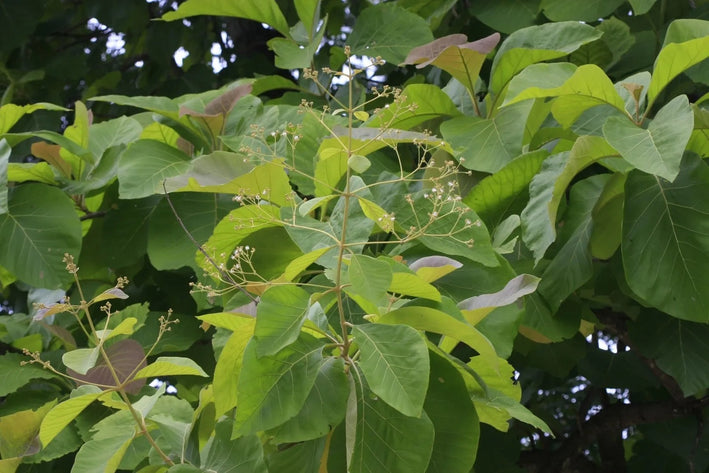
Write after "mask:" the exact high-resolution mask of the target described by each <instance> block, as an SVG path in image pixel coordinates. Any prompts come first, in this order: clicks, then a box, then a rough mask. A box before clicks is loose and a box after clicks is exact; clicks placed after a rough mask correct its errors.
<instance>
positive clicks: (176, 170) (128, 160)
mask: <svg viewBox="0 0 709 473" xmlns="http://www.w3.org/2000/svg"><path fill="white" fill-rule="evenodd" d="M189 160H190V158H189V156H187V155H186V154H185V153H183V152H182V151H180V150H178V149H176V148H173V147H172V146H169V145H166V144H165V143H162V142H160V141H155V140H138V141H136V142H134V143H133V144H132V145H131V146H129V147H128V149H126V150H125V151H124V152H123V154H122V155H121V159H120V161H119V163H118V183H119V194H120V197H121V199H138V198H140V197H148V196H151V195H153V194H162V193H163V189H162V182H163V181H164V180H165V179H167V178H169V177H173V176H178V175H180V174H182V173H183V172H185V171H187V169H188V168H189Z"/></svg>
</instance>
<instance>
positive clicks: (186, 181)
mask: <svg viewBox="0 0 709 473" xmlns="http://www.w3.org/2000/svg"><path fill="white" fill-rule="evenodd" d="M165 187H166V189H167V190H168V192H172V191H180V192H185V191H187V192H190V191H191V192H209V193H213V192H216V193H225V194H237V195H240V196H242V198H243V199H250V200H254V201H260V200H264V201H269V202H271V203H274V204H277V205H286V204H287V203H288V198H289V197H290V194H291V188H290V185H289V183H288V176H287V174H286V172H285V170H284V169H283V164H282V163H280V161H272V162H266V163H263V164H261V165H254V164H253V163H251V162H248V161H246V158H245V157H244V155H242V154H238V153H230V152H226V151H215V152H214V153H212V154H208V155H205V156H200V157H198V158H196V159H194V160H193V161H192V162H191V163H190V165H189V169H188V170H187V171H186V172H185V173H183V174H180V175H178V176H174V177H170V178H168V179H166V182H165Z"/></svg>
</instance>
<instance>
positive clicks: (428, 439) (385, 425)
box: [348, 373, 434, 473]
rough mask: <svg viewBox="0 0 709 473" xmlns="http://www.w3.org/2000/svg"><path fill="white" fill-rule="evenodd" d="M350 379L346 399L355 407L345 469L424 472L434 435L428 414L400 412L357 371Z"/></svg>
mask: <svg viewBox="0 0 709 473" xmlns="http://www.w3.org/2000/svg"><path fill="white" fill-rule="evenodd" d="M353 378H354V386H353V390H351V391H350V401H349V402H350V403H351V405H353V407H355V412H353V414H354V416H356V417H354V418H353V419H352V421H353V422H356V434H355V436H354V438H353V439H352V440H353V441H354V443H353V444H352V459H351V463H350V468H349V471H350V472H352V473H374V472H381V471H386V472H389V473H423V472H425V471H426V465H427V464H428V462H429V459H430V457H431V451H432V448H433V438H434V431H433V423H432V422H431V420H430V419H429V418H428V416H427V415H426V414H425V413H423V415H421V416H420V417H410V416H407V415H404V414H402V413H401V412H399V411H397V410H396V409H394V408H392V407H391V406H389V405H388V404H387V403H386V402H385V401H384V400H382V399H380V398H379V397H378V396H376V395H374V393H372V392H371V391H370V390H369V388H368V386H367V384H366V382H365V381H364V380H363V379H362V378H361V377H360V376H358V373H356V374H355V375H354V376H353ZM426 381H428V379H426ZM352 391H354V392H352ZM349 420H350V419H349V418H348V421H349Z"/></svg>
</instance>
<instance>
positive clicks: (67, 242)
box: [0, 184, 81, 289]
mask: <svg viewBox="0 0 709 473" xmlns="http://www.w3.org/2000/svg"><path fill="white" fill-rule="evenodd" d="M40 209H41V211H40ZM0 235H2V238H0V265H2V266H3V267H5V268H7V269H8V270H9V271H10V272H12V273H13V274H15V276H17V277H18V278H19V279H21V280H22V281H24V282H26V283H27V284H31V285H33V286H35V287H45V288H51V289H55V288H59V287H63V286H65V285H66V284H68V282H69V281H71V279H72V276H71V274H69V273H68V272H67V271H66V265H65V264H64V263H63V262H62V255H63V254H64V253H69V254H72V255H75V256H78V254H79V252H80V249H81V224H80V222H79V218H78V216H77V214H76V211H75V210H74V204H73V203H72V201H71V199H69V197H68V196H67V195H66V194H64V192H62V191H61V190H59V189H57V188H56V187H50V186H46V185H44V184H24V185H21V186H17V187H15V188H14V189H13V190H12V191H11V192H10V195H9V199H8V211H7V213H5V214H2V215H0Z"/></svg>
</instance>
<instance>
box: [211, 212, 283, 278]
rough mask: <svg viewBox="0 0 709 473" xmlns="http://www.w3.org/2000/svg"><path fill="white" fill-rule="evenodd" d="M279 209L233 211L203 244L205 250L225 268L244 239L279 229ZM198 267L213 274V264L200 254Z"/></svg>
mask: <svg viewBox="0 0 709 473" xmlns="http://www.w3.org/2000/svg"><path fill="white" fill-rule="evenodd" d="M277 218H278V208H277V207H276V206H273V205H245V206H243V207H239V208H238V209H235V210H232V211H231V212H229V214H227V215H226V216H225V217H224V218H223V219H222V220H221V221H220V222H219V223H218V224H217V226H216V227H214V232H213V233H212V236H211V237H209V239H208V240H207V242H206V243H205V244H204V245H203V246H204V249H205V251H206V252H207V253H208V254H209V255H210V257H211V258H212V260H213V261H214V262H215V263H216V264H217V265H219V266H220V267H224V268H226V267H227V265H228V264H229V262H230V258H231V256H232V255H233V253H234V249H235V248H236V246H237V245H239V244H240V243H241V242H242V240H244V239H245V238H246V237H248V236H249V235H251V234H252V233H256V232H257V231H259V230H263V229H266V228H273V227H276V226H278V225H279V224H278V223H277V221H276V219H277ZM197 264H198V265H199V267H200V268H202V269H203V270H205V271H207V272H208V273H210V274H211V273H214V271H215V268H214V267H213V266H212V263H211V262H210V261H209V260H208V259H207V258H206V257H205V256H204V254H202V253H201V252H199V253H197Z"/></svg>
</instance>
